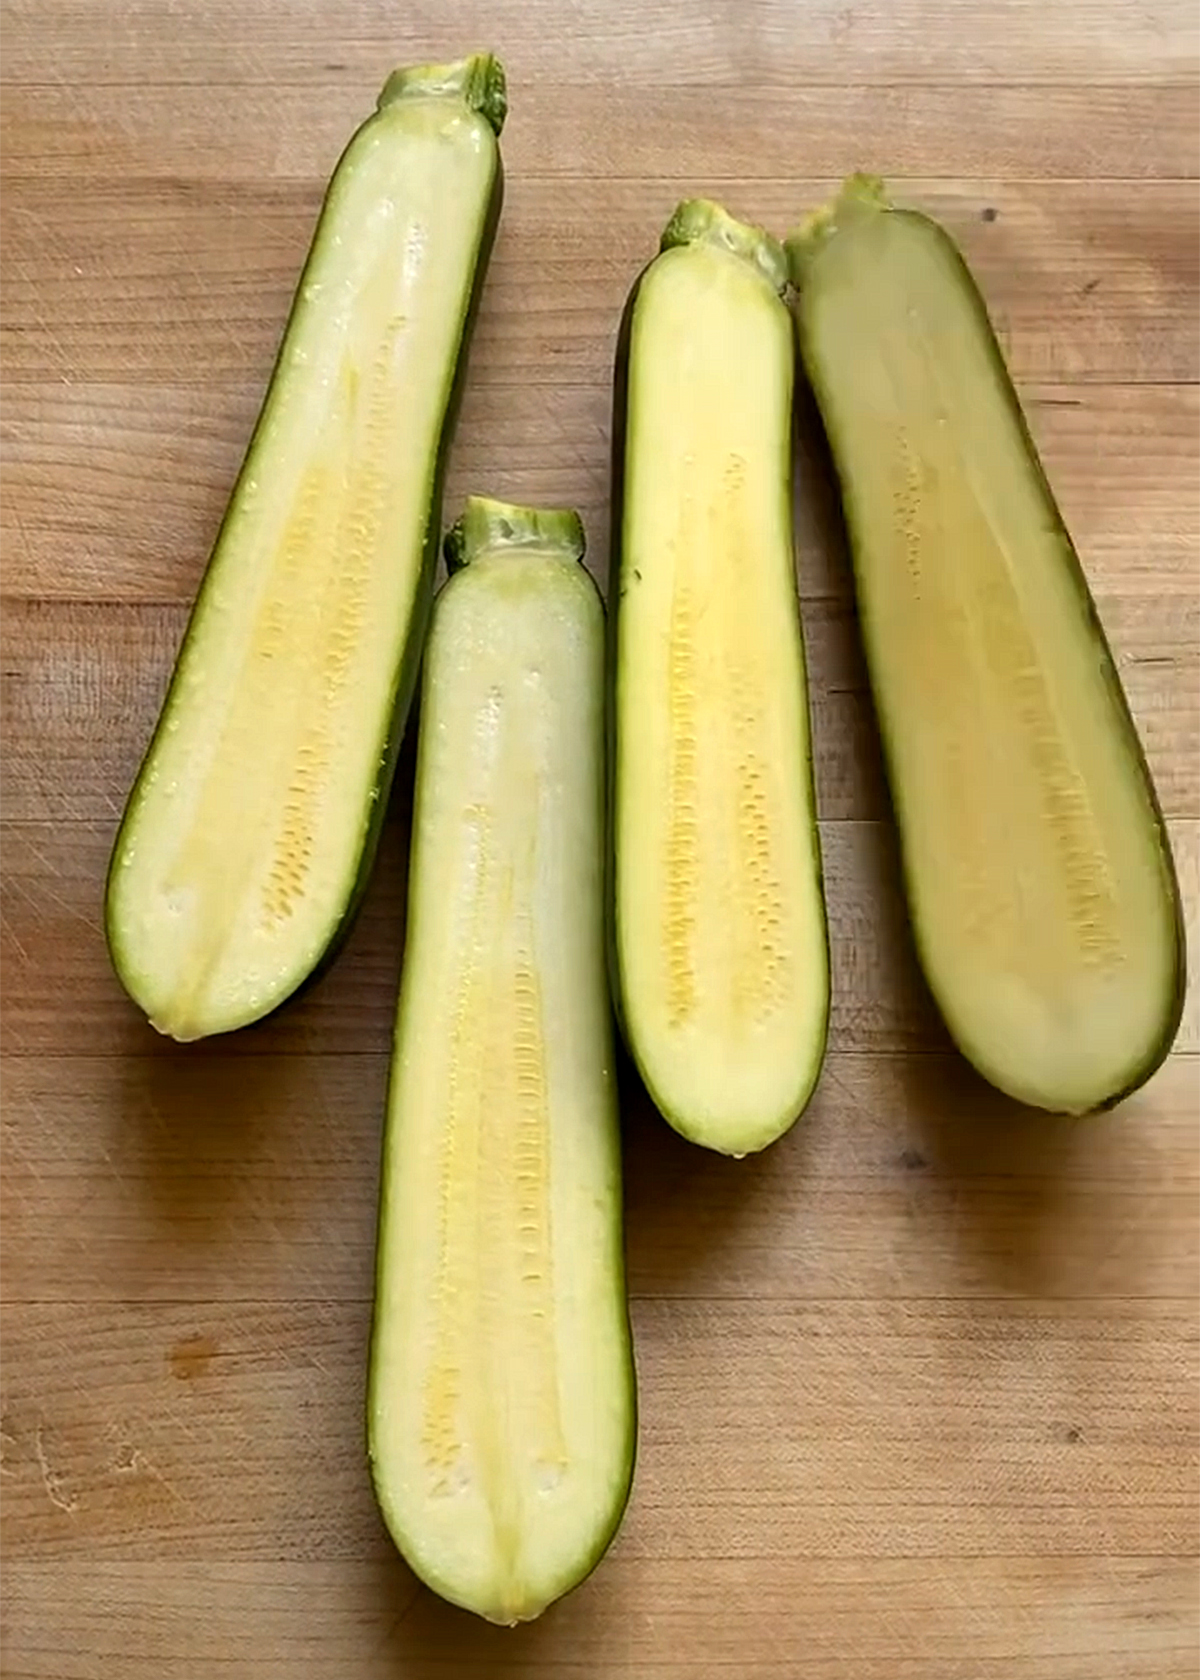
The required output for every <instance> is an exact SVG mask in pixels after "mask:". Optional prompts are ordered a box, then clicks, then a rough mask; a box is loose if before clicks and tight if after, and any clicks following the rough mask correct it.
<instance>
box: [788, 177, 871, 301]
mask: <svg viewBox="0 0 1200 1680" xmlns="http://www.w3.org/2000/svg"><path fill="white" fill-rule="evenodd" d="M891 208H892V204H891V200H890V199H889V198H888V195H887V189H886V188H885V186H884V184H883V182H882V181H881V180H880V178H879V177H878V176H877V175H863V174H858V175H850V176H848V177H847V179H846V180H845V181H844V182H843V183H842V186H841V189H840V190H839V192H838V194H837V196H836V197H835V198H833V199H831V200H830V202H829V203H828V204H823V205H822V206H821V207H820V209H819V210H814V211H813V212H812V214H811V215H810V216H807V217H805V219H804V221H803V222H801V224H800V226H799V227H798V228H797V229H796V231H795V232H794V233H791V234H789V235H788V237H787V239H785V240H784V250H785V251H786V252H787V265H788V272H789V274H790V276H791V281H792V285H793V286H795V287H796V288H797V290H799V289H800V287H801V286H802V285H803V284H804V277H805V274H806V272H807V270H808V267H809V265H810V263H811V262H812V261H813V259H814V258H815V257H817V256H818V255H819V254H820V252H821V250H822V249H823V248H824V246H826V245H827V244H828V243H829V241H830V240H831V239H833V238H834V237H835V235H837V234H838V233H841V232H843V231H844V230H845V229H846V228H848V227H851V226H853V224H854V223H855V222H860V221H863V220H864V219H865V218H867V217H870V216H880V215H886V214H887V212H888V211H889V210H891Z"/></svg>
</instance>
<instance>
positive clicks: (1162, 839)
mask: <svg viewBox="0 0 1200 1680" xmlns="http://www.w3.org/2000/svg"><path fill="white" fill-rule="evenodd" d="M869 215H882V216H888V217H896V218H899V219H901V220H902V221H903V222H904V223H906V224H907V225H909V226H911V227H913V228H915V229H919V230H920V232H921V234H922V235H923V237H925V238H927V239H929V240H931V241H932V242H934V244H935V245H936V246H937V247H938V248H939V250H940V253H941V256H942V257H943V258H944V259H945V260H946V262H947V264H948V266H949V267H950V269H951V270H952V271H953V273H954V275H955V282H956V284H957V286H958V288H959V290H960V292H961V294H962V297H963V298H964V299H965V301H966V302H967V304H968V306H969V309H970V312H971V315H972V317H973V321H974V328H975V331H976V332H977V334H978V337H979V340H980V343H981V344H982V345H983V347H984V348H985V350H986V354H987V357H988V359H989V361H990V364H991V369H992V374H993V376H994V379H995V382H996V387H997V391H998V393H999V394H1000V396H1001V398H1002V401H1003V405H1004V407H1005V409H1006V410H1007V417H1008V421H1009V423H1010V424H1011V426H1012V428H1013V430H1014V432H1015V433H1016V435H1017V436H1018V438H1019V439H1020V443H1021V448H1022V451H1023V455H1024V460H1025V464H1026V467H1027V470H1028V474H1029V476H1030V479H1031V481H1032V482H1033V483H1034V485H1035V486H1036V492H1037V495H1038V497H1039V498H1040V500H1041V503H1042V506H1043V508H1044V510H1045V512H1046V515H1047V517H1048V520H1049V523H1050V526H1051V528H1052V530H1053V534H1054V537H1055V539H1056V544H1057V549H1058V553H1059V556H1060V559H1061V564H1062V567H1063V569H1064V571H1065V573H1066V575H1067V576H1068V578H1069V581H1070V585H1071V587H1072V589H1073V591H1074V593H1075V596H1076V598H1077V602H1078V605H1079V607H1080V609H1081V613H1082V618H1083V621H1084V624H1085V626H1086V632H1087V634H1088V636H1089V637H1090V640H1091V644H1092V648H1093V652H1094V656H1095V660H1096V664H1097V666H1098V668H1099V670H1100V673H1101V676H1102V678H1103V682H1104V687H1105V689H1106V691H1107V694H1108V698H1109V700H1110V702H1111V705H1112V711H1113V719H1114V721H1115V723H1116V726H1117V728H1118V730H1119V732H1120V736H1121V745H1122V748H1123V751H1124V754H1125V757H1126V759H1127V761H1128V765H1129V767H1130V770H1131V772H1132V774H1133V776H1134V777H1135V778H1136V780H1137V781H1138V783H1139V784H1140V789H1141V793H1142V796H1143V798H1144V801H1145V806H1146V809H1147V811H1148V813H1149V816H1150V821H1151V823H1152V826H1153V830H1154V838H1155V844H1156V848H1157V854H1158V864H1159V867H1160V870H1161V881H1162V888H1163V891H1164V893H1165V896H1166V898H1167V900H1168V901H1169V911H1168V919H1169V921H1170V924H1171V926H1172V929H1173V953H1172V957H1173V963H1172V966H1173V975H1172V978H1171V981H1170V984H1169V987H1168V989H1167V1001H1166V1004H1165V1007H1164V1010H1163V1015H1162V1021H1161V1028H1160V1030H1159V1033H1158V1036H1157V1040H1156V1042H1155V1044H1154V1045H1153V1047H1152V1049H1151V1050H1150V1052H1149V1054H1147V1055H1146V1056H1145V1057H1144V1058H1143V1059H1142V1061H1141V1063H1140V1064H1139V1065H1138V1066H1137V1067H1136V1068H1134V1069H1133V1071H1132V1072H1131V1073H1130V1074H1129V1076H1128V1077H1127V1078H1124V1079H1121V1080H1120V1081H1118V1082H1117V1084H1116V1085H1115V1086H1114V1088H1113V1089H1112V1090H1110V1091H1107V1092H1105V1093H1103V1094H1102V1095H1100V1096H1098V1097H1097V1098H1096V1099H1095V1100H1094V1101H1092V1102H1090V1103H1088V1104H1087V1105H1086V1106H1084V1107H1074V1106H1068V1105H1066V1104H1063V1103H1060V1102H1054V1101H1041V1100H1039V1099H1038V1098H1037V1097H1036V1096H1033V1095H1031V1094H1030V1093H1029V1092H1028V1091H1025V1090H1016V1089H1014V1088H1013V1087H1012V1086H1011V1085H1009V1084H1008V1083H1007V1082H1006V1081H1005V1080H1004V1079H1003V1078H1001V1077H1000V1076H998V1074H997V1070H996V1069H995V1068H994V1067H992V1066H990V1065H988V1064H987V1063H986V1062H985V1061H984V1060H982V1059H981V1058H980V1057H979V1056H978V1055H977V1054H975V1053H973V1051H972V1049H971V1047H970V1046H969V1045H968V1044H967V1043H966V1042H965V1041H964V1040H963V1038H962V1037H961V1036H960V1035H959V1034H958V1033H956V1032H955V1030H954V1027H953V1025H952V1020H951V1016H952V1010H951V1008H950V1007H949V1003H948V999H947V997H946V994H945V992H944V991H942V989H941V988H940V987H939V985H938V983H937V979H936V974H935V968H934V964H933V962H932V960H931V952H930V944H929V940H928V937H927V933H926V930H925V928H924V927H923V925H922V922H921V918H920V916H919V915H917V914H916V911H915V882H916V875H917V860H916V847H915V842H914V840H913V838H912V837H911V836H910V834H909V832H908V828H907V827H906V824H905V823H904V821H902V820H901V818H900V813H901V810H902V800H903V789H902V785H901V781H900V777H899V760H898V751H897V746H898V739H899V729H900V727H901V725H900V724H899V723H898V721H897V720H896V719H894V718H893V717H892V715H891V713H890V710H889V707H888V704H887V700H886V697H885V695H884V693H883V692H882V689H881V680H880V671H879V669H878V668H877V666H876V663H875V661H874V659H873V658H872V647H871V639H870V634H869V627H868V623H867V616H868V615H867V614H866V613H865V612H864V610H863V600H862V598H863V589H864V578H865V574H866V567H867V565H868V561H869V552H868V545H867V543H866V540H865V535H864V531H863V528H862V527H863V522H862V520H861V518H860V516H859V509H858V506H857V493H858V486H857V483H856V477H855V474H854V473H853V472H852V471H851V468H850V465H849V462H848V461H847V459H846V451H845V450H844V449H843V446H842V440H841V438H840V437H839V436H838V432H837V427H836V425H835V424H833V423H832V422H831V419H830V407H831V376H830V372H829V368H828V364H827V362H826V360H825V358H824V357H823V356H822V354H821V349H820V345H819V343H818V340H817V335H816V333H815V328H814V324H813V322H812V321H811V319H810V317H809V315H808V313H807V311H806V298H807V295H808V293H809V291H810V289H811V288H812V287H813V286H814V285H815V284H816V283H817V281H816V279H815V278H814V276H815V274H816V271H817V270H818V268H819V264H820V256H821V250H822V248H823V246H824V244H825V243H826V241H827V240H830V239H832V238H834V237H836V233H837V230H838V226H839V219H840V218H850V219H853V218H855V217H858V216H869ZM785 249H786V250H787V253H788V259H789V267H790V272H791V278H792V283H793V286H794V288H795V306H794V310H793V313H794V318H795V321H796V332H797V340H798V345H799V350H800V356H801V359H802V363H803V365H804V368H805V371H806V373H807V376H808V379H809V382H810V384H811V387H812V390H813V393H814V396H815V398H816V401H817V405H818V408H819V409H820V411H821V413H822V417H823V419H824V421H825V423H826V433H827V437H828V440H829V444H830V452H831V456H832V460H833V464H834V470H835V474H836V477H837V480H838V484H839V489H840V494H841V503H842V511H843V516H844V519H845V523H846V528H847V535H848V538H849V547H850V555H851V561H852V567H853V571H854V577H855V585H856V591H857V593H858V595H859V604H860V620H861V621H862V627H863V632H864V636H863V639H864V651H865V653H866V661H865V662H866V665H867V672H868V678H869V681H870V686H871V692H872V698H873V703H874V709H875V716H876V720H877V724H878V728H879V733H880V739H881V744H882V747H883V762H884V771H885V777H886V780H887V784H888V790H889V794H890V798H891V803H892V808H893V811H894V812H895V814H896V817H897V829H898V839H899V850H900V861H901V871H902V876H903V879H904V883H905V891H906V896H907V898H908V902H909V919H910V926H911V929H912V934H913V940H914V945H915V947H916V952H917V956H918V959H919V962H920V965H921V968H922V971H923V973H924V976H925V979H926V982H927V984H928V985H929V987H930V991H931V993H932V994H933V997H934V1000H935V1002H936V1003H937V1005H938V1008H939V1011H940V1013H941V1014H942V1016H943V1019H944V1020H945V1022H946V1025H947V1028H948V1030H949V1031H950V1033H951V1036H952V1037H953V1038H954V1039H955V1042H956V1044H957V1046H958V1048H959V1050H960V1052H961V1053H962V1054H963V1056H964V1057H965V1058H966V1059H967V1060H968V1061H970V1062H971V1063H972V1065H973V1066H974V1067H975V1069H976V1071H977V1072H978V1073H979V1074H980V1075H981V1077H983V1078H984V1079H985V1080H988V1081H989V1082H990V1083H992V1084H993V1085H996V1086H997V1087H998V1088H999V1089H1001V1090H1002V1091H1005V1092H1006V1094H1009V1095H1012V1096H1014V1097H1016V1098H1017V1100H1019V1101H1022V1102H1024V1103H1027V1104H1030V1105H1031V1106H1036V1107H1042V1108H1047V1109H1050V1110H1051V1111H1054V1112H1070V1113H1088V1112H1095V1113H1101V1112H1105V1111H1108V1110H1111V1109H1112V1108H1114V1107H1116V1106H1117V1104H1119V1103H1121V1102H1123V1101H1124V1100H1125V1099H1126V1098H1127V1097H1129V1096H1131V1095H1132V1094H1133V1093H1134V1092H1136V1091H1138V1090H1139V1089H1141V1087H1142V1086H1143V1085H1145V1084H1146V1082H1147V1081H1148V1080H1149V1079H1150V1078H1151V1077H1152V1076H1153V1075H1154V1074H1155V1073H1156V1072H1157V1071H1158V1069H1159V1068H1160V1067H1161V1066H1162V1064H1163V1062H1164V1061H1165V1060H1166V1058H1167V1056H1168V1054H1169V1053H1170V1051H1171V1048H1172V1046H1173V1044H1174V1042H1175V1039H1176V1037H1177V1035H1178V1031H1179V1027H1180V1023H1181V1020H1182V1016H1183V1007H1184V999H1185V992H1186V985H1187V952H1186V930H1185V919H1184V912H1183V902H1182V895H1181V892H1180V887H1179V878H1178V873H1177V869H1176V865H1175V860H1174V856H1173V853H1172V847H1171V843H1170V838H1169V835H1168V831H1167V826H1166V821H1165V818H1164V815H1163V811H1162V807H1161V803H1160V801H1159V797H1158V793H1157V789H1156V787H1155V784H1154V779H1153V776H1152V774H1151V771H1150V767H1149V764H1148V761H1147V758H1146V755H1145V750H1144V747H1143V744H1142V741H1141V737H1140V735H1139V733H1138V729H1137V725H1136V723H1135V720H1134V718H1133V714H1132V711H1131V709H1130V706H1129V701H1128V696H1127V695H1126V693H1125V689H1124V686H1123V684H1122V682H1121V678H1120V675H1119V673H1118V670H1117V665H1116V661H1115V659H1114V657H1113V652H1112V647H1111V644H1110V642H1109V639H1108V636H1107V633H1106V631H1105V629H1104V626H1103V623H1102V621H1101V618H1100V613H1099V610H1098V607H1097V604H1096V600H1095V597H1094V595H1093V593H1092V590H1091V587H1090V585H1089V583H1088V580H1087V575H1086V573H1085V571H1084V568H1083V565H1082V562H1081V560H1080V556H1079V552H1078V550H1077V548H1076V546H1075V543H1074V541H1073V539H1072V537H1071V534H1070V531H1069V530H1068V528H1067V525H1066V522H1065V520H1064V518H1063V515H1062V512H1061V509H1060V507H1059V504H1058V501H1057V499H1056V497H1055V494H1054V491H1053V488H1052V486H1051V484H1050V482H1049V479H1048V477H1047V474H1046V471H1045V467H1044V463H1043V461H1042V458H1041V455H1040V452H1039V450H1038V448H1037V445H1036V442H1035V440H1034V438H1033V435H1032V432H1031V430H1030V426H1029V422H1028V419H1027V416H1026V414H1025V410H1024V408H1023V405H1022V403H1021V400H1020V397H1019V395H1018V393H1017V389H1016V386H1015V384H1014V382H1013V379H1012V375H1011V372H1010V370H1009V367H1008V363H1007V361H1006V359H1005V356H1004V352H1003V350H1002V349H1001V347H1000V343H999V340H998V338H997V336H996V332H995V328H994V326H993V324H992V320H991V317H990V314H989V312H988V308H987V304H986V302H985V300H984V297H983V294H982V292H981V290H980V288H979V285H978V283H977V281H976V279H975V276H974V274H973V273H972V271H971V269H970V267H969V265H968V263H967V261H966V259H965V257H964V256H963V254H962V251H961V250H960V249H959V247H958V245H957V244H956V242H955V241H954V239H953V238H952V237H951V235H950V234H949V233H948V232H947V230H946V229H945V228H944V227H942V226H941V225H940V224H939V223H938V222H936V221H935V220H934V219H933V218H932V217H930V216H928V215H925V214H923V213H922V212H919V211H916V210H913V209H909V208H897V207H893V206H892V204H891V203H890V202H889V201H888V199H887V197H886V193H885V189H884V186H883V183H882V182H881V181H879V180H878V179H877V178H875V177H872V176H866V175H856V176H852V177H850V178H849V179H848V180H847V181H846V182H845V184H844V185H843V187H842V190H841V193H840V195H839V196H838V198H837V199H835V200H834V201H833V202H832V203H831V204H829V205H828V206H826V207H824V208H823V209H821V210H819V211H817V212H815V213H814V214H813V215H812V216H811V217H810V218H809V219H808V220H807V222H805V223H804V224H803V225H802V226H801V227H799V228H798V229H797V230H796V231H795V232H794V233H793V234H792V235H791V236H790V237H789V238H788V239H787V240H786V241H785ZM862 354H864V355H870V354H871V348H870V345H869V343H868V342H867V338H866V335H865V334H864V341H863V345H862Z"/></svg>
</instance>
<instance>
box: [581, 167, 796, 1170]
mask: <svg viewBox="0 0 1200 1680" xmlns="http://www.w3.org/2000/svg"><path fill="white" fill-rule="evenodd" d="M785 284H786V270H785V264H784V256H783V251H782V249H781V248H780V246H779V245H778V244H777V243H776V242H775V240H773V239H771V238H770V237H769V236H768V235H766V234H764V233H762V232H761V231H760V230H759V229H757V228H752V227H748V226H745V225H744V224H742V223H740V222H737V221H734V219H733V218H732V217H731V216H729V215H727V214H726V212H725V211H724V210H723V209H721V207H720V206H719V205H716V204H712V203H710V202H708V201H705V200H692V201H689V202H686V203H684V204H682V205H680V207H679V208H678V210H677V211H676V213H675V215H674V217H673V218H672V220H671V222H670V224H669V225H668V227H667V229H666V231H665V233H664V234H663V237H662V245H661V251H660V254H659V255H658V256H657V257H656V258H655V260H654V261H653V262H651V263H650V265H649V266H648V267H647V268H646V269H645V270H644V272H643V273H642V275H641V276H640V278H639V279H638V281H637V283H636V285H635V286H634V289H633V292H632V294H631V296H630V300H629V303H628V305H627V307H626V312H625V319H624V322H623V326H622V331H621V336H620V342H619V348H618V365H617V396H616V421H615V425H614V480H615V494H614V513H613V534H614V555H613V565H612V577H613V580H614V585H613V592H614V594H615V596H616V597H617V600H618V603H619V605H618V609H617V613H616V637H615V673H614V681H613V687H614V694H615V699H614V711H613V734H614V750H613V801H612V805H613V810H612V821H613V838H612V846H613V946H614V950H613V971H614V972H613V981H614V992H615V995H616V1003H617V1010H618V1014H619V1016H620V1019H621V1022H622V1027H623V1030H624V1034H625V1037H626V1040H627V1042H628V1045H629V1049H630V1052H631V1054H632V1056H633V1058H634V1061H635V1062H636V1063H637V1066H638V1069H639V1071H640V1072H641V1075H642V1078H643V1080H644V1082H645V1084H646V1087H647V1089H648V1090H649V1092H650V1094H651V1096H652V1097H653V1099H654V1101H655V1103H656V1104H657V1105H658V1107H659V1109H660V1110H661V1112H662V1113H663V1115H664V1116H665V1117H666V1119H667V1120H668V1121H669V1122H670V1123H671V1125H673V1126H674V1127H675V1128H676V1129H677V1130H678V1131H679V1132H681V1133H682V1134H683V1135H684V1136H685V1137H688V1138H690V1139H692V1140H693V1141H694V1142H696V1143H700V1144H704V1145H706V1146H707V1147H709V1148H711V1149H716V1150H720V1151H722V1152H724V1153H727V1154H732V1155H745V1154H747V1153H749V1152H750V1151H752V1150H757V1149H762V1148H763V1147H764V1146H765V1145H767V1144H769V1143H771V1142H772V1141H773V1140H774V1139H776V1138H778V1137H779V1136H780V1135H781V1134H782V1133H783V1132H785V1131H786V1130H787V1129H788V1127H789V1126H790V1125H791V1124H792V1123H793V1121H794V1120H795V1119H796V1118H797V1116H798V1115H799V1114H800V1112H801V1111H802V1110H803V1108H804V1107H805V1104H806V1103H807V1102H808V1099H809V1097H810V1095H811V1094H812V1091H813V1088H814V1086H815V1084H816V1081H817V1077H818V1074H819V1072H820V1068H821V1062H822V1059H823V1056H824V1050H825V1038H826V1029H827V1022H828V1016H829V955H828V943H827V933H826V921H825V906H824V898H823V892H822V882H821V852H820V840H819V837H818V832H817V823H816V800H815V794H814V787H813V773H812V761H811V743H810V734H809V715H808V691H807V679H806V672H805V657H804V643H803V637H802V633H801V626H800V615H799V607H798V602H797V599H796V580H795V561H794V557H793V548H792V483H791V466H792V382H793V372H794V365H795V349H794V344H793V339H792V326H791V319H790V316H789V314H788V310H787V307H786V305H785V304H784V302H783V298H782V292H783V289H784V286H785Z"/></svg>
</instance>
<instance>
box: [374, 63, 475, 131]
mask: <svg viewBox="0 0 1200 1680" xmlns="http://www.w3.org/2000/svg"><path fill="white" fill-rule="evenodd" d="M399 99H461V100H462V102H463V104H464V105H466V106H467V108H468V110H471V111H478V112H479V114H480V116H481V117H483V118H484V120H485V121H486V122H487V123H488V124H490V126H491V129H492V132H493V133H494V134H497V135H498V134H499V133H500V130H501V129H502V128H503V127H504V119H505V117H506V116H507V115H508V85H507V81H506V79H505V75H504V66H503V65H502V64H501V62H500V60H499V59H498V58H495V57H493V55H492V54H491V53H471V54H470V55H469V57H467V58H460V59H457V60H456V61H455V62H454V63H453V64H414V65H411V66H409V67H408V68H405V69H400V70H393V71H392V73H391V75H390V76H389V77H388V79H387V81H386V82H385V83H384V84H383V90H382V92H381V93H380V95H379V99H378V100H377V102H376V103H377V105H378V108H379V109H380V110H381V111H382V110H384V109H386V107H387V106H389V105H394V104H395V103H396V101H397V100H399Z"/></svg>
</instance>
